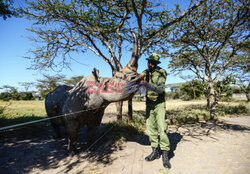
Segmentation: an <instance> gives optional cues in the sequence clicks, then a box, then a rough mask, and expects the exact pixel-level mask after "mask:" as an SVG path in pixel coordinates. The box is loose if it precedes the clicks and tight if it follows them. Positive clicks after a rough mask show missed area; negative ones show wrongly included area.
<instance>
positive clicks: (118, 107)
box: [115, 101, 123, 120]
mask: <svg viewBox="0 0 250 174" xmlns="http://www.w3.org/2000/svg"><path fill="white" fill-rule="evenodd" d="M115 105H116V111H117V112H116V114H117V120H122V106H123V102H122V101H119V102H116V103H115Z"/></svg>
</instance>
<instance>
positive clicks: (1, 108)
mask: <svg viewBox="0 0 250 174" xmlns="http://www.w3.org/2000/svg"><path fill="white" fill-rule="evenodd" d="M4 109H5V108H4V107H2V106H0V115H1V114H2V113H3V111H4Z"/></svg>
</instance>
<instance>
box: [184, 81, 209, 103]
mask: <svg viewBox="0 0 250 174" xmlns="http://www.w3.org/2000/svg"><path fill="white" fill-rule="evenodd" d="M180 91H181V93H182V95H183V96H184V97H187V99H188V100H190V99H191V100H192V99H194V100H196V99H199V98H200V97H201V95H202V94H203V93H204V88H203V84H202V82H201V81H199V80H192V81H190V82H186V83H183V84H182V85H181V87H180Z"/></svg>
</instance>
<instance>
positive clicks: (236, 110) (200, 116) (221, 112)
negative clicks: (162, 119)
mask: <svg viewBox="0 0 250 174" xmlns="http://www.w3.org/2000/svg"><path fill="white" fill-rule="evenodd" d="M235 114H236V115H238V114H249V109H248V108H247V107H246V106H245V105H242V104H240V105H237V106H229V105H228V106H226V105H218V106H217V108H216V116H217V117H220V116H225V115H235ZM166 115H167V119H168V123H169V124H177V125H179V124H186V123H188V124H189V123H196V122H200V121H208V120H211V118H210V113H209V111H208V110H207V109H206V107H205V106H202V105H188V106H185V107H183V108H178V109H173V110H168V111H167V113H166ZM215 120H216V118H215Z"/></svg>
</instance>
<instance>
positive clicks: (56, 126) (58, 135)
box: [51, 122, 62, 139]
mask: <svg viewBox="0 0 250 174" xmlns="http://www.w3.org/2000/svg"><path fill="white" fill-rule="evenodd" d="M51 125H52V127H53V129H54V131H55V134H54V135H53V138H54V139H58V138H62V135H61V132H60V125H58V124H56V123H54V122H51Z"/></svg>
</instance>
